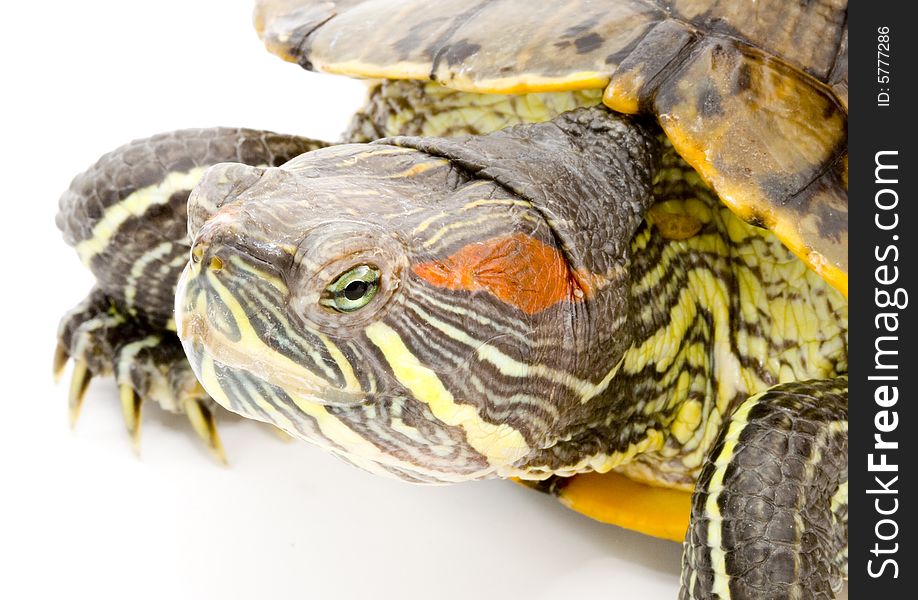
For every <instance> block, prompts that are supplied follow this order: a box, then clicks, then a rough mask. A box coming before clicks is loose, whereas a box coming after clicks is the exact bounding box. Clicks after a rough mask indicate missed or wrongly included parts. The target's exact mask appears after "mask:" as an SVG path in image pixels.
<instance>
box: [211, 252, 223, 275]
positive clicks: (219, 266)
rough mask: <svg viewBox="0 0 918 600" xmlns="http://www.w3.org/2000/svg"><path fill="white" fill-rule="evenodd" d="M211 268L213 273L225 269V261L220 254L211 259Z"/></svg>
mask: <svg viewBox="0 0 918 600" xmlns="http://www.w3.org/2000/svg"><path fill="white" fill-rule="evenodd" d="M209 266H210V270H211V272H213V273H218V272H220V271H222V270H223V261H222V260H221V259H220V257H218V256H213V257H211V259H210V265H209Z"/></svg>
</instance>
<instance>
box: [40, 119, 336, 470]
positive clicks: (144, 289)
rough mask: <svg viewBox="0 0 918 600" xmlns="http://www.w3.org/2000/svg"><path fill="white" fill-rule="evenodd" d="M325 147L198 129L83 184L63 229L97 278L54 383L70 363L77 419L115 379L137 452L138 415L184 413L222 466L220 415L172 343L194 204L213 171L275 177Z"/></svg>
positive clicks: (68, 331)
mask: <svg viewBox="0 0 918 600" xmlns="http://www.w3.org/2000/svg"><path fill="white" fill-rule="evenodd" d="M326 145H327V144H326V143H325V142H319V141H315V140H310V139H307V138H301V137H296V136H288V135H281V134H275V133H271V132H265V131H256V130H250V129H226V128H215V129H194V130H184V131H176V132H171V133H166V134H161V135H157V136H153V137H151V138H146V139H142V140H136V141H134V142H131V143H129V144H127V145H125V146H122V147H121V148H118V149H117V150H115V151H113V152H110V153H108V154H106V155H105V156H103V157H102V158H100V159H99V161H98V162H96V164H94V165H93V166H91V167H90V168H89V169H87V170H86V171H85V172H84V173H82V174H80V175H78V176H77V177H76V178H75V179H74V180H73V183H71V185H70V189H69V190H68V191H67V192H65V193H64V195H63V196H62V197H61V200H60V212H59V213H58V217H57V223H58V226H59V227H60V228H61V230H62V231H63V232H64V237H65V239H66V240H67V242H68V243H69V244H71V245H72V246H74V247H75V249H76V250H77V253H78V254H79V256H80V258H81V259H82V260H83V262H84V263H85V264H86V265H87V266H88V267H89V268H90V269H91V270H92V272H93V274H94V275H95V277H96V286H95V287H94V288H93V290H92V291H91V292H90V294H89V296H88V297H87V298H86V299H85V300H84V301H83V302H81V303H80V304H79V305H77V306H76V307H75V308H74V309H73V310H71V311H70V312H68V313H67V314H66V315H65V316H64V318H63V319H62V320H61V324H60V327H59V329H58V344H57V350H56V352H55V359H54V362H55V365H54V368H55V372H56V373H57V374H59V373H60V372H61V371H62V369H63V367H64V366H65V364H66V363H67V361H68V360H69V359H71V358H72V359H73V363H74V368H73V377H72V381H71V385H70V394H69V405H70V419H71V423H72V424H73V423H75V422H76V419H77V417H78V416H79V412H80V407H81V405H82V399H83V395H84V393H85V391H86V388H87V386H88V385H89V382H90V380H91V379H92V378H93V377H100V376H109V375H114V376H115V378H116V381H117V383H118V386H119V395H120V400H121V406H122V409H123V412H124V418H125V424H126V425H127V428H128V431H129V432H130V434H131V437H132V439H133V441H134V445H135V448H137V446H138V443H139V437H140V419H141V409H142V407H143V405H144V404H145V403H148V401H154V402H155V403H156V404H159V406H160V407H162V408H163V409H165V410H168V411H170V412H177V413H185V414H186V415H187V416H188V418H189V421H190V423H191V425H192V426H193V428H194V430H195V431H196V432H197V433H198V435H199V436H200V437H201V438H202V439H203V440H204V441H205V443H206V444H207V445H208V447H209V448H210V450H211V452H212V453H213V454H214V455H215V456H217V457H218V458H219V459H220V460H223V449H222V446H221V444H220V439H219V437H218V436H217V431H216V428H215V426H214V413H215V411H216V410H217V404H216V403H215V402H213V401H212V400H211V399H210V398H209V397H208V396H207V394H206V393H205V392H204V390H203V388H202V387H201V385H200V384H199V383H198V382H197V380H196V379H195V376H194V374H193V372H192V371H191V366H190V365H189V364H188V361H187V359H186V358H185V354H184V351H183V350H182V346H181V343H180V342H179V340H178V337H177V335H176V333H175V325H174V320H173V311H174V302H175V287H176V284H177V282H178V278H179V275H180V274H181V271H182V269H183V268H184V265H185V263H186V262H187V260H188V257H189V253H190V250H191V247H190V246H191V244H190V241H189V239H188V233H187V221H188V212H187V200H188V196H189V194H190V192H191V189H192V188H193V187H194V185H195V184H196V183H197V181H198V180H200V178H201V177H202V175H203V173H204V172H205V170H206V169H207V168H209V167H210V166H212V165H214V164H217V163H222V162H236V163H244V164H247V165H252V166H258V167H273V166H278V165H280V164H283V163H284V162H287V161H288V160H289V159H291V158H293V157H295V156H298V155H300V154H302V153H304V152H308V151H310V150H314V149H316V148H320V147H323V146H326Z"/></svg>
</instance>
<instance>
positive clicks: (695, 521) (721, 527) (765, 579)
mask: <svg viewBox="0 0 918 600" xmlns="http://www.w3.org/2000/svg"><path fill="white" fill-rule="evenodd" d="M847 482H848V380H847V378H846V377H840V378H837V379H826V380H813V381H804V382H795V383H787V384H781V385H778V386H775V387H773V388H770V389H769V390H766V391H765V392H763V393H761V394H758V395H756V396H752V397H750V398H749V399H747V400H746V401H745V402H744V403H743V404H741V405H740V407H739V408H738V409H737V410H736V412H735V413H734V414H733V415H732V417H731V419H730V420H729V421H728V422H726V423H725V424H724V427H723V431H722V433H721V436H720V438H719V440H718V443H717V444H716V445H715V446H714V448H713V450H712V452H711V454H710V455H709V457H708V459H707V461H706V463H705V465H704V467H703V468H702V472H701V476H700V477H699V480H698V484H697V486H696V488H695V493H694V495H693V497H692V517H691V524H690V526H689V530H688V533H687V534H686V538H685V548H684V554H683V561H682V562H683V572H682V591H681V594H680V598H683V599H696V598H697V599H701V598H732V599H746V598H833V597H834V596H835V594H836V593H837V592H838V591H839V590H840V588H841V586H842V583H843V581H844V578H845V575H846V572H847V538H848V525H847V505H848V497H847V496H848V495H847V489H848V486H847Z"/></svg>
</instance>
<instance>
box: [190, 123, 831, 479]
mask: <svg viewBox="0 0 918 600" xmlns="http://www.w3.org/2000/svg"><path fill="white" fill-rule="evenodd" d="M546 127H549V128H550V129H545V130H544V131H551V133H552V135H557V133H558V129H557V125H550V126H546ZM511 131H513V130H511ZM510 135H511V136H514V135H515V136H516V137H518V138H520V139H526V140H532V139H539V138H540V134H539V133H538V132H537V131H536V130H532V129H524V130H520V131H519V132H517V133H515V134H510ZM489 137H491V138H492V139H500V141H499V143H497V144H492V146H493V147H494V148H500V147H501V146H503V145H505V144H507V143H508V142H507V139H506V137H504V138H493V136H486V138H478V139H479V140H486V139H487V138H489ZM593 141H594V140H592V139H591V140H590V142H589V143H586V142H585V143H583V147H580V148H578V149H579V150H583V149H584V147H590V148H592V147H594V146H595V144H594V143H592V142H593ZM392 142H393V143H395V144H400V145H402V146H409V147H412V146H413V147H414V148H404V147H401V148H398V147H393V146H385V145H371V146H368V147H354V146H340V147H335V148H330V149H326V150H322V151H320V152H315V153H311V154H309V155H307V156H304V157H301V158H299V159H297V160H295V161H292V162H291V163H289V164H288V165H285V166H284V168H283V169H280V170H271V169H269V170H266V171H263V170H251V169H244V168H242V167H233V168H232V169H229V168H227V169H225V170H220V171H211V173H210V175H209V176H208V178H206V179H205V180H204V181H203V182H202V184H201V186H200V187H199V188H198V189H197V191H196V193H195V195H194V196H193V198H192V201H191V205H192V207H195V206H197V205H200V206H205V207H206V209H202V210H201V215H202V220H201V221H199V222H195V220H194V219H192V222H191V223H190V229H191V230H195V229H196V228H200V230H199V231H198V234H197V239H198V241H199V243H200V244H201V248H202V251H201V260H200V262H198V263H193V264H192V265H190V267H189V268H188V270H186V273H185V276H184V279H183V283H182V284H181V285H180V286H179V297H178V299H177V314H179V315H180V320H181V323H180V334H181V337H182V338H183V340H184V342H185V347H186V351H187V352H188V354H189V356H190V357H191V359H192V365H193V366H194V368H195V372H196V373H197V374H198V376H199V378H200V379H201V381H202V383H203V384H204V386H205V388H206V389H208V391H210V392H211V394H212V395H213V396H214V397H215V398H216V399H217V401H218V402H220V403H222V404H224V405H226V406H227V407H228V408H230V409H231V410H234V411H237V412H241V413H242V414H245V415H246V416H250V417H252V418H256V419H259V420H263V421H268V422H272V423H275V424H277V425H278V426H280V427H281V428H282V429H285V430H287V431H289V432H290V433H291V434H293V435H295V436H298V437H302V438H306V439H310V440H312V441H315V442H317V443H319V444H320V445H322V446H323V447H326V448H328V449H330V450H331V451H332V452H335V453H336V454H338V455H340V456H342V457H343V458H345V459H346V460H349V461H350V462H353V463H355V464H358V465H359V466H361V467H363V468H366V469H368V470H371V471H374V472H384V473H388V474H393V475H396V476H399V477H402V478H405V479H409V480H412V481H454V480H459V479H470V478H478V477H486V476H495V475H499V476H508V475H514V476H520V477H524V478H532V479H544V478H545V477H548V476H550V475H553V474H561V475H568V474H573V473H576V472H583V471H588V470H597V471H601V472H602V471H608V470H610V469H612V468H616V467H620V468H625V469H626V472H627V473H628V474H629V475H630V476H634V477H637V478H641V479H644V480H650V481H654V482H656V483H662V484H664V485H671V486H681V487H683V488H685V489H690V488H691V485H692V483H693V481H694V478H695V477H696V476H697V473H698V470H699V469H700V467H701V464H702V462H703V460H704V457H705V454H706V452H707V450H708V449H709V448H710V446H711V444H712V443H713V441H714V438H715V437H716V435H717V434H718V432H719V430H720V427H721V425H722V423H723V420H724V417H723V415H726V414H729V412H730V410H732V409H733V408H734V407H735V406H736V405H737V404H739V402H741V401H742V400H743V399H745V397H746V396H748V395H749V393H751V392H753V391H758V390H761V389H764V388H766V387H768V386H769V385H772V384H774V383H777V382H780V381H785V380H794V379H801V378H808V377H809V378H814V377H818V378H822V377H828V376H833V375H835V374H837V373H839V372H844V370H845V369H846V342H845V335H846V327H847V326H846V310H847V309H846V302H845V301H844V299H843V298H842V297H841V296H840V295H839V294H837V293H836V292H834V291H832V290H831V289H829V288H827V287H826V286H825V284H824V283H823V282H822V281H821V280H820V279H819V278H818V277H817V276H815V275H813V274H811V273H809V272H808V271H807V270H806V268H805V267H803V265H801V264H800V263H799V261H795V260H793V259H792V258H791V255H789V253H788V252H787V251H786V250H785V249H784V248H783V247H782V246H781V244H780V242H778V241H777V240H776V239H775V238H773V237H772V236H770V235H768V234H763V233H762V232H761V231H760V230H757V229H755V228H753V227H750V226H749V225H746V224H743V223H742V222H741V221H739V220H738V219H736V218H735V217H732V215H731V213H729V211H728V210H726V209H724V208H723V207H721V206H720V205H719V203H718V202H717V201H716V199H714V198H713V197H712V196H711V195H710V193H709V192H706V191H705V190H704V188H703V185H701V184H700V182H699V180H698V179H697V176H695V177H694V178H692V176H688V175H686V174H685V169H684V167H683V166H681V165H680V164H679V163H678V162H676V160H677V159H675V158H674V157H673V155H672V154H671V153H666V155H667V156H668V157H669V158H667V159H666V161H669V162H668V163H665V164H664V166H663V169H662V170H661V171H660V172H659V174H658V177H657V178H658V181H657V183H656V191H657V192H658V193H659V194H662V196H663V197H665V199H666V200H667V201H668V205H667V206H668V210H670V211H671V212H675V213H678V212H679V211H682V212H683V213H685V215H686V218H689V219H695V220H697V221H699V222H700V223H701V225H702V229H701V233H700V234H699V235H696V236H693V237H691V238H690V239H687V240H678V241H675V240H668V239H666V238H664V237H662V236H660V235H658V234H657V232H656V228H655V227H654V225H653V223H652V221H653V219H652V217H649V218H648V219H647V220H646V221H645V222H644V223H643V224H641V221H640V220H636V221H633V222H631V224H630V229H627V228H626V231H624V232H622V233H619V234H617V235H618V236H619V237H622V238H623V239H608V240H605V241H604V242H603V240H601V239H596V238H595V237H594V238H593V239H592V240H590V239H589V238H578V237H577V236H578V235H594V236H595V235H600V234H601V233H602V231H603V226H602V225H596V224H594V223H590V222H589V218H590V215H591V213H592V214H597V213H599V214H603V215H604V218H605V219H606V221H607V222H614V221H615V220H616V217H615V213H614V211H619V212H627V211H622V210H621V208H620V207H619V208H616V205H615V202H614V201H612V202H610V205H608V206H602V207H592V206H588V205H583V204H581V205H580V209H581V212H579V213H576V214H573V213H572V214H570V215H559V214H558V208H557V207H554V206H552V207H546V205H544V204H542V202H544V199H541V198H534V194H530V193H526V192H527V191H529V192H531V190H532V188H533V187H535V186H543V188H544V186H547V185H548V182H546V181H543V180H540V179H538V177H539V176H546V177H547V176H548V175H546V173H547V172H549V171H550V170H551V169H550V167H545V168H544V169H543V172H542V173H535V174H533V173H527V174H525V175H526V176H529V177H532V178H533V179H532V180H531V181H528V187H527V181H525V177H522V179H514V177H517V175H516V174H514V173H513V172H512V171H510V170H509V167H508V166H507V163H506V161H505V162H503V163H502V162H500V161H501V160H503V158H501V157H500V156H496V155H495V156H489V155H488V152H489V147H488V143H487V142H486V141H481V142H480V143H479V142H474V143H472V142H467V143H464V144H460V145H456V147H453V146H451V145H450V144H449V143H444V142H442V141H436V140H424V139H418V138H396V139H394V140H392ZM475 144H478V146H477V147H476V146H475ZM460 146H461V147H460ZM470 148H471V150H470ZM416 149H420V150H422V151H420V152H419V151H417V150H416ZM604 151H605V152H608V153H609V154H608V155H606V156H603V157H602V158H603V159H604V162H610V157H614V151H613V150H608V149H607V150H604ZM462 152H465V153H466V154H465V155H461V156H460V154H462ZM475 152H478V153H479V156H478V158H480V159H481V160H482V161H490V162H491V164H492V168H491V170H490V171H489V170H488V169H487V168H486V167H485V166H483V165H478V164H475V160H476V157H475V156H471V155H470V153H471V154H474V153H475ZM450 154H452V156H450ZM510 154H511V155H512V152H510ZM564 160H565V158H562V159H561V162H564ZM619 162H623V161H619ZM545 164H546V163H544V162H541V163H540V165H542V166H543V167H544V166H545ZM493 165H497V166H493ZM230 171H232V172H230ZM619 172H620V171H619ZM211 179H212V180H214V181H217V182H222V183H218V184H215V185H210V184H209V183H208V182H209V181H210V180H211ZM555 179H556V180H560V178H557V177H556V178H555ZM568 179H569V180H570V179H572V178H568ZM581 179H582V180H586V181H589V182H590V183H591V184H592V183H593V182H595V181H596V179H597V178H596V177H593V178H581ZM540 189H542V188H540ZM227 190H231V191H230V193H229V194H227ZM689 192H691V196H694V197H690V198H686V197H685V196H686V195H687V194H688V193H689ZM546 208H550V210H546ZM600 209H602V212H601V213H600ZM192 210H196V209H195V208H192ZM208 217H209V219H208ZM577 219H581V220H580V221H579V222H578V221H577ZM594 219H595V217H594ZM342 221H343V223H342ZM587 223H589V224H588V225H586V224H587ZM585 225H586V226H585ZM243 232H244V235H242V233H243ZM279 232H280V233H279ZM304 232H307V233H305V234H304ZM520 236H522V237H524V238H525V237H528V238H529V239H532V240H535V242H536V243H533V244H514V243H512V240H513V239H514V238H515V237H517V238H518V237H520ZM600 242H601V243H600ZM616 244H617V245H618V246H617V245H616ZM533 247H535V248H539V249H540V252H541V248H542V247H545V248H548V249H553V250H554V251H555V253H556V256H561V257H563V261H561V263H560V264H566V265H567V268H565V269H561V270H560V272H559V269H558V268H557V266H554V267H551V268H548V269H547V270H546V267H547V266H548V265H557V264H559V263H556V262H553V261H544V260H543V259H542V258H540V257H541V256H543V255H542V254H539V253H532V252H531V249H532V248H533ZM617 247H618V248H619V250H618V252H619V254H616V250H614V249H615V248H617ZM593 248H606V253H605V254H604V253H602V252H592V253H591V252H590V251H591V250H592V249H593ZM483 249H485V250H487V249H490V251H491V254H490V255H489V254H488V251H485V252H482V250H483ZM508 249H510V250H508ZM527 252H528V254H527ZM578 252H581V253H582V254H584V256H578V255H577V253H578ZM549 253H550V252H549ZM592 254H595V255H596V256H592ZM603 254H604V255H603ZM537 255H538V256H537ZM601 255H602V256H601ZM213 256H216V257H219V258H220V260H219V264H220V266H221V268H220V269H219V270H218V271H217V272H213V270H212V269H209V268H208V267H207V265H208V264H209V263H210V261H211V260H212V258H211V257H213ZM470 257H474V258H470ZM526 261H530V262H531V264H532V265H533V268H532V269H526V270H524V272H523V273H522V274H520V273H518V271H519V268H518V267H519V264H518V263H519V262H526ZM363 263H373V264H375V265H376V266H379V267H381V270H382V271H383V273H384V278H386V277H389V278H390V279H387V280H386V281H385V282H384V285H383V287H382V291H381V292H380V295H379V296H377V297H376V298H375V299H374V300H373V301H372V302H371V304H370V305H368V306H367V308H366V309H364V310H363V311H359V312H355V313H353V314H335V313H333V312H329V311H328V310H325V309H320V308H319V307H318V306H317V305H318V304H319V303H318V299H319V298H320V296H321V290H322V289H324V287H325V286H327V285H328V283H329V281H331V280H333V279H334V278H335V277H336V276H337V275H339V274H340V273H342V272H345V271H347V269H349V268H351V267H352V266H354V265H358V264H363ZM508 272H513V273H516V275H514V278H515V283H514V285H517V286H519V289H518V290H517V292H518V293H517V294H516V295H515V296H516V297H520V295H522V294H525V293H527V290H528V291H530V292H531V291H532V290H536V291H537V292H538V291H539V290H544V289H546V288H548V287H551V288H552V289H553V290H557V289H561V290H565V289H566V290H569V296H568V297H567V298H566V299H563V300H561V301H559V302H556V303H548V304H550V305H549V306H547V307H545V306H542V305H541V304H539V303H532V304H527V305H525V306H520V305H519V303H517V305H514V304H513V303H512V302H510V303H508V302H507V301H506V300H507V298H508V297H509V296H510V295H504V299H503V300H502V299H501V298H502V295H501V294H500V293H497V292H496V288H495V286H494V285H492V284H489V283H488V280H489V279H493V277H491V276H490V274H492V273H495V274H496V275H497V276H499V275H500V274H502V273H503V274H505V273H508ZM517 275H523V276H529V277H530V278H531V279H533V280H534V281H526V280H525V277H520V276H517ZM449 282H452V283H449ZM565 282H566V283H565ZM504 283H506V282H504ZM553 293H554V292H553ZM561 295H562V296H563V293H562V294H561ZM253 306H257V307H258V308H257V309H253ZM215 307H216V308H215ZM285 308H286V310H285ZM211 315H219V317H220V318H219V319H217V320H214V319H212V317H211ZM810 324H812V325H810ZM800 327H806V328H807V329H805V330H801V329H800ZM294 367H295V368H294ZM421 424H423V426H421Z"/></svg>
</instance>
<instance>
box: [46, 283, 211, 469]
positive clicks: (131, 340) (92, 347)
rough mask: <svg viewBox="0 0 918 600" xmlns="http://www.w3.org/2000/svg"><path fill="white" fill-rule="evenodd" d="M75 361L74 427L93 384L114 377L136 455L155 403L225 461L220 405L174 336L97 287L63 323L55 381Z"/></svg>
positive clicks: (72, 390) (72, 389) (71, 403)
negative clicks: (145, 417)
mask: <svg viewBox="0 0 918 600" xmlns="http://www.w3.org/2000/svg"><path fill="white" fill-rule="evenodd" d="M71 359H72V360H73V372H72V376H71V381H70V393H69V398H68V403H69V410H70V423H71V426H74V425H75V424H76V421H77V419H78V418H79V414H80V410H81V408H82V404H83V397H84V395H85V393H86V389H87V388H88V386H89V383H90V381H91V380H92V379H93V378H94V377H102V376H109V375H114V377H115V381H116V383H117V384H118V390H119V398H120V401H121V408H122V412H123V415H124V422H125V426H126V427H127V430H128V433H129V434H130V437H131V441H132V443H133V445H134V449H135V451H139V444H140V429H141V417H142V411H143V407H144V405H145V404H149V403H150V402H154V403H156V404H158V405H159V406H160V407H161V408H162V409H164V410H166V411H169V412H172V413H180V414H185V415H186V416H187V417H188V421H189V423H190V424H191V426H192V428H193V430H194V431H195V433H197V435H198V437H200V438H201V439H202V440H203V441H204V443H205V444H206V445H207V447H208V449H209V450H210V452H211V454H213V455H214V456H215V457H216V458H217V459H218V460H219V461H221V462H226V458H225V456H224V453H223V446H222V444H221V442H220V437H219V435H218V433H217V429H216V422H215V414H216V412H217V406H218V405H217V404H216V403H215V402H214V401H213V400H211V399H210V397H209V396H208V395H207V393H206V392H205V391H204V389H203V388H202V387H201V385H200V384H199V383H198V381H197V379H196V378H195V376H194V373H193V372H192V370H191V365H190V364H188V360H187V358H186V357H185V353H184V351H183V350H182V346H181V343H180V342H179V339H178V337H177V336H176V334H175V332H173V331H169V330H167V329H163V328H159V327H156V326H154V325H150V324H149V323H145V322H144V321H143V320H142V319H139V318H136V317H133V316H131V315H128V314H126V313H125V312H124V311H122V310H120V309H119V308H118V307H117V305H116V303H115V302H113V301H112V300H111V298H109V297H108V296H107V295H106V294H105V293H104V292H103V291H101V290H99V289H98V288H96V289H94V290H93V291H92V292H91V293H90V294H89V296H88V297H87V298H86V299H85V300H84V301H83V302H81V303H80V304H79V305H77V306H76V307H75V308H74V309H73V310H71V311H70V312H68V313H67V314H66V315H65V316H64V318H63V319H62V320H61V323H60V326H59V328H58V340H57V348H56V350H55V353H54V371H55V375H56V376H59V375H60V374H61V372H62V371H63V369H64V367H65V365H66V363H67V362H68V360H71Z"/></svg>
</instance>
